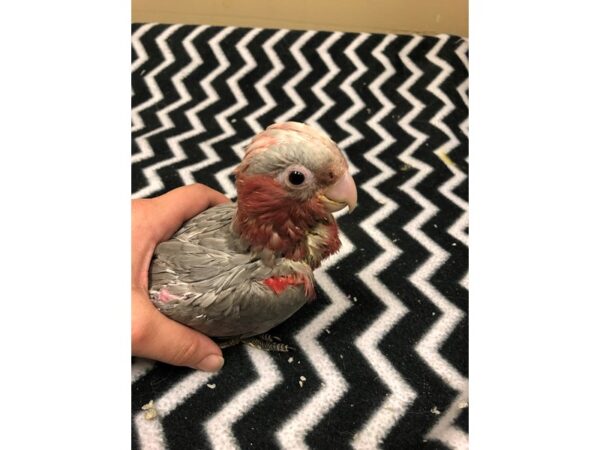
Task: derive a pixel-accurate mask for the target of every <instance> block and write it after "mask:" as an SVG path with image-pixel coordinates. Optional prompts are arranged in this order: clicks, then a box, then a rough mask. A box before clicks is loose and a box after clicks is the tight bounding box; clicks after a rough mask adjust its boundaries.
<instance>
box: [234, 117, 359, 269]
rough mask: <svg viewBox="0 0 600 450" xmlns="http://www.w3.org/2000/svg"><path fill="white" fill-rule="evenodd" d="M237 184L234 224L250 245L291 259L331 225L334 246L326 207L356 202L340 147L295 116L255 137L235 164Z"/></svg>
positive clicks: (299, 256)
mask: <svg viewBox="0 0 600 450" xmlns="http://www.w3.org/2000/svg"><path fill="white" fill-rule="evenodd" d="M236 187H237V191H238V212H237V215H236V220H235V222H234V227H235V228H236V230H237V231H238V232H240V234H241V235H242V237H243V238H244V239H246V240H247V241H248V242H249V243H250V244H251V245H253V246H254V247H258V248H268V249H271V250H273V251H275V252H280V253H282V254H284V255H285V256H287V257H292V258H293V259H302V257H303V256H306V252H307V251H308V252H310V249H308V250H307V249H305V248H304V247H306V245H308V246H310V244H311V242H310V241H311V238H312V237H314V236H315V235H316V236H317V238H319V237H321V236H320V235H321V234H323V235H325V234H328V233H327V232H326V230H328V232H329V234H331V232H332V231H335V233H334V234H335V240H336V243H335V245H337V247H339V240H338V238H337V228H336V225H335V220H334V219H333V216H332V214H331V213H332V212H335V211H339V210H342V209H343V208H345V207H346V206H347V207H348V208H349V210H350V211H352V210H353V209H354V208H355V207H356V202H357V192H356V185H355V184H354V181H353V179H352V177H351V176H350V174H349V172H348V162H347V161H346V159H345V158H344V155H343V154H342V152H341V151H340V149H339V148H338V147H337V146H336V145H335V143H334V142H333V141H332V140H331V139H329V138H328V137H327V136H326V135H324V134H323V133H321V132H320V131H318V130H316V129H315V128H312V127H309V126H308V125H305V124H302V123H298V122H286V123H280V124H274V125H271V126H270V127H268V128H267V129H266V130H265V131H263V132H261V133H259V134H258V135H257V136H255V137H254V139H253V140H252V141H251V142H250V144H249V145H248V147H247V149H246V153H245V156H244V158H243V160H242V162H241V164H240V165H239V166H238V168H237V169H236ZM333 228H335V230H333ZM330 237H331V236H329V237H328V238H330ZM325 238H326V237H323V239H325ZM313 240H315V239H313ZM318 240H319V239H317V241H318ZM330 244H331V245H334V243H332V242H330ZM335 250H337V248H336V249H335ZM335 250H334V251H335Z"/></svg>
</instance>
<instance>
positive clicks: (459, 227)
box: [427, 36, 468, 449]
mask: <svg viewBox="0 0 600 450" xmlns="http://www.w3.org/2000/svg"><path fill="white" fill-rule="evenodd" d="M447 39H448V36H445V38H444V37H442V39H441V40H440V41H439V42H438V44H437V45H436V46H435V47H434V48H432V49H431V50H430V52H429V53H428V54H427V58H428V59H429V60H430V61H431V62H433V63H434V64H435V65H437V66H438V67H440V68H441V69H442V72H441V73H440V74H439V75H438V76H437V77H436V78H435V79H434V80H433V81H432V82H431V84H430V85H429V86H428V87H427V89H428V90H429V91H430V92H431V93H433V94H434V95H435V96H437V97H438V98H439V99H440V100H441V101H442V102H443V104H444V107H443V108H442V109H441V110H440V111H438V113H437V114H436V115H435V116H434V117H433V118H432V120H431V122H432V124H433V125H434V126H437V127H438V128H440V129H441V130H442V131H443V132H444V133H445V134H446V135H447V136H448V137H449V138H450V142H449V143H448V144H446V145H445V146H446V148H444V147H445V146H441V147H440V148H438V149H436V150H435V152H434V153H435V154H436V155H438V157H439V156H440V155H441V154H442V153H444V154H445V159H446V160H447V162H451V161H450V160H449V158H448V156H447V155H448V154H449V153H450V152H451V151H452V150H453V149H454V148H455V147H456V146H457V145H458V144H459V141H458V139H457V138H456V136H455V135H454V133H452V130H451V129H450V128H449V127H448V126H447V125H446V124H445V123H444V122H443V119H444V118H445V117H446V116H447V115H448V114H450V112H451V111H452V110H453V109H454V107H453V105H452V102H451V101H450V99H449V98H448V97H447V95H446V94H445V93H444V92H443V91H442V90H441V89H440V86H441V84H442V82H443V81H444V80H445V79H446V78H447V77H448V76H449V75H450V73H451V71H452V67H451V66H450V65H449V64H448V63H447V62H446V61H444V60H443V59H441V58H439V57H438V54H437V53H438V52H439V49H440V48H442V46H443V45H444V44H445V42H446V41H447ZM461 48H462V49H463V53H462V55H463V56H465V55H466V43H464V42H463V44H462V45H461V47H459V50H460V49H461ZM457 53H459V57H460V56H461V54H460V52H459V51H458V50H457ZM461 60H462V61H463V63H464V64H465V67H467V64H466V60H465V59H463V58H461ZM467 83H468V79H467V80H465V82H463V83H462V85H461V86H460V87H459V93H460V88H462V87H463V86H464V92H463V93H462V97H463V100H464V101H465V104H467V105H468V101H467V99H466V86H467ZM465 122H466V120H465V121H464V122H463V124H464V123H465ZM464 131H465V130H464V129H463V132H464ZM447 166H448V168H449V169H450V171H451V172H452V174H453V177H452V178H451V179H449V180H448V181H446V182H445V183H444V184H443V185H442V186H441V187H440V188H439V191H440V192H441V193H442V194H443V195H444V196H446V197H447V198H448V199H449V200H450V201H452V202H453V203H455V204H456V205H457V206H459V207H460V208H461V209H462V210H463V213H462V214H461V216H460V217H459V218H458V219H457V220H456V221H455V222H454V223H453V224H452V225H451V226H450V227H449V228H448V233H449V234H450V235H451V236H453V237H454V238H455V239H458V240H460V241H461V242H462V243H463V244H464V245H468V236H467V234H466V233H465V231H464V230H465V228H466V227H467V225H468V215H467V210H468V205H467V202H465V201H464V200H463V199H462V198H460V197H459V196H457V195H456V194H455V193H454V192H453V190H454V188H456V186H458V185H459V184H460V183H462V182H463V181H464V180H465V179H466V178H467V176H466V175H465V174H464V173H463V172H462V171H461V170H460V169H459V168H458V166H456V165H455V164H453V163H451V164H447ZM459 319H460V318H459ZM438 323H439V322H438ZM453 328H454V326H452V327H451V328H450V327H448V324H447V325H446V328H445V331H446V332H447V334H448V335H449V334H450V333H451V332H452V329H453ZM442 343H443V342H442ZM440 345H441V343H440ZM456 389H457V390H458V391H459V394H458V396H457V398H456V399H455V400H454V402H453V403H452V404H451V405H450V407H449V408H448V410H447V411H445V412H444V414H443V415H442V416H441V417H440V419H439V421H438V422H437V423H436V425H435V426H434V427H433V428H432V429H431V430H430V432H429V433H428V434H427V438H428V439H438V440H440V441H441V442H443V443H444V444H446V445H447V446H448V447H450V448H453V449H466V448H468V437H467V435H466V434H465V433H464V432H463V431H462V430H461V429H459V428H458V427H455V426H453V425H452V423H453V422H454V420H455V419H456V418H457V417H458V415H459V414H460V408H459V404H460V403H462V402H463V401H464V400H466V399H467V391H468V384H467V381H466V380H465V379H463V380H462V382H461V384H460V385H459V386H458V387H456Z"/></svg>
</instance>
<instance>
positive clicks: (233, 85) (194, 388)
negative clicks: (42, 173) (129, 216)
mask: <svg viewBox="0 0 600 450" xmlns="http://www.w3.org/2000/svg"><path fill="white" fill-rule="evenodd" d="M132 56H133V58H132V87H133V94H132V127H133V130H132V146H133V150H132V151H133V157H132V192H133V197H134V198H140V197H147V196H155V195H159V194H162V193H164V192H166V191H168V190H170V189H173V188H175V187H177V186H180V185H183V184H189V183H194V182H202V183H205V184H207V185H209V186H211V187H213V188H215V189H218V190H220V191H223V192H225V193H226V194H227V195H229V196H230V197H232V198H233V197H234V196H235V190H234V188H233V184H232V180H233V177H232V169H233V167H235V165H236V164H237V163H238V161H239V154H240V150H241V148H242V147H243V146H244V145H245V144H246V143H247V142H248V140H249V138H250V137H252V136H253V135H254V134H255V133H256V132H258V131H260V130H262V129H264V128H265V127H266V126H268V125H269V124H271V123H273V122H279V121H285V120H297V121H302V122H306V123H309V124H314V125H317V126H319V127H321V128H322V129H323V130H324V131H326V132H327V133H328V134H329V135H330V136H331V137H332V139H334V140H335V141H336V142H337V143H339V145H340V147H341V148H342V149H343V150H344V151H345V152H346V154H347V155H348V158H349V160H350V162H351V169H352V172H353V175H354V179H355V180H356V184H357V186H358V189H359V203H360V206H359V208H357V210H356V211H355V212H354V213H353V214H352V215H344V216H343V217H341V219H340V220H339V225H340V229H341V231H342V242H343V248H342V251H341V252H340V253H339V254H337V255H335V257H332V258H330V259H329V260H328V261H327V262H326V264H325V266H324V267H323V268H321V269H319V271H318V272H317V274H316V280H317V283H318V294H319V298H318V300H317V301H316V302H314V303H312V304H311V305H310V306H309V307H305V308H303V309H302V310H301V311H300V312H299V313H297V314H296V315H294V316H293V317H292V318H291V319H289V320H288V321H287V322H286V323H285V324H283V325H281V326H279V327H278V328H277V329H275V330H273V334H275V335H277V336H279V337H281V338H282V339H283V340H284V341H285V342H288V343H290V344H292V345H294V346H295V347H296V351H295V352H293V353H291V354H284V353H283V354H275V353H273V354H271V353H266V352H263V351H261V350H257V349H254V348H250V347H248V346H237V347H232V348H228V349H226V350H224V354H225V361H226V363H225V366H224V367H223V369H222V370H221V371H220V372H219V373H218V374H208V373H202V372H198V371H193V370H191V369H185V368H180V367H172V366H169V365H166V364H161V363H155V362H152V361H147V360H142V359H136V358H134V359H133V363H132V438H133V444H132V445H133V447H134V448H140V449H162V448H170V449H178V450H179V449H205V448H206V449H208V448H212V449H235V448H243V449H251V448H256V449H269V448H285V449H293V450H296V449H308V448H314V449H340V448H349V447H353V448H355V449H375V448H388V449H398V448H410V449H412V448H425V449H427V448H435V449H437V448H452V449H464V448H467V444H468V358H467V356H468V355H467V350H468V345H467V342H468V323H467V311H468V304H467V300H468V275H467V270H468V247H467V241H468V222H467V206H468V205H467V201H468V182H467V174H468V135H467V134H468V68H467V67H468V65H467V64H468V42H467V41H466V40H465V39H462V38H459V37H455V36H448V35H439V36H420V35H391V34H387V35H385V34H362V33H358V34H357V33H341V32H314V31H291V30H276V29H253V28H250V29H248V28H236V27H215V26H182V25H160V24H134V25H133V28H132ZM151 400H152V401H153V403H154V407H155V409H156V413H157V416H156V417H155V418H153V419H147V418H145V415H146V414H145V412H146V411H143V410H142V406H143V405H145V404H147V403H148V402H150V401H151Z"/></svg>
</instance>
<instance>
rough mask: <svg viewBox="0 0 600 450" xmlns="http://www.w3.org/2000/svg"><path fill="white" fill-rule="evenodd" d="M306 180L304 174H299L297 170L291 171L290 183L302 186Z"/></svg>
mask: <svg viewBox="0 0 600 450" xmlns="http://www.w3.org/2000/svg"><path fill="white" fill-rule="evenodd" d="M304 179H305V177H304V174H303V173H302V172H298V171H297V170H293V171H291V172H290V174H289V175H288V180H289V182H290V183H292V184H293V185H294V186H300V185H301V184H302V183H304Z"/></svg>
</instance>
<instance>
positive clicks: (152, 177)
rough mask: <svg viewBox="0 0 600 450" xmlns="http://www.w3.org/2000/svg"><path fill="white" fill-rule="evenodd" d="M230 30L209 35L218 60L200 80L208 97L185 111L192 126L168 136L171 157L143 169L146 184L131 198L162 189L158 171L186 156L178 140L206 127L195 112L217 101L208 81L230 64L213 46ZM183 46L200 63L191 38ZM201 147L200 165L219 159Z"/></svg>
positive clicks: (195, 133)
mask: <svg viewBox="0 0 600 450" xmlns="http://www.w3.org/2000/svg"><path fill="white" fill-rule="evenodd" d="M232 31H233V28H232V27H228V28H224V29H222V30H221V31H220V32H219V33H217V34H216V35H215V36H214V37H213V38H211V39H210V41H209V46H210V47H211V49H212V50H213V52H215V55H216V57H217V60H218V61H219V65H218V66H217V67H216V68H215V69H214V70H213V71H212V72H211V73H210V74H208V76H207V77H206V78H204V79H203V80H202V82H201V83H200V85H201V86H202V88H203V89H204V91H205V92H206V94H207V97H206V98H205V99H204V100H203V101H202V102H200V103H199V104H198V105H196V106H194V107H193V108H191V109H189V110H188V111H186V112H185V116H186V117H187V119H188V120H189V122H190V124H191V125H192V129H191V130H188V131H186V132H185V133H182V134H179V135H177V136H172V137H170V138H168V139H167V144H168V146H169V149H171V150H172V151H173V156H172V157H171V158H168V159H166V160H163V161H159V162H157V163H156V164H153V165H152V166H150V167H147V168H145V169H144V175H145V177H146V179H147V180H148V186H146V187H145V188H144V189H141V190H139V191H138V192H136V193H135V195H134V198H142V197H146V196H148V195H150V194H152V193H154V192H156V191H158V190H160V189H162V188H163V187H164V184H163V182H162V179H161V178H160V177H159V176H158V173H157V172H158V170H159V169H161V168H162V167H166V166H169V165H171V164H174V163H177V162H179V161H183V160H185V159H186V155H185V152H184V151H183V148H182V147H181V142H183V141H184V140H186V139H188V138H190V137H192V136H195V135H197V134H199V133H201V132H203V131H204V130H205V129H204V126H203V125H202V123H201V122H200V119H198V115H197V113H198V111H201V110H202V109H203V108H205V107H206V106H207V105H209V104H212V103H214V102H216V101H217V100H218V96H217V94H216V93H215V91H214V89H213V88H212V87H211V86H210V83H212V81H213V79H214V78H215V77H217V76H218V75H219V74H221V73H222V72H223V71H224V70H225V69H226V68H227V67H228V65H229V63H228V62H227V61H226V60H225V59H224V57H223V55H222V52H220V51H215V49H216V48H217V47H218V45H219V44H220V42H221V40H223V39H224V38H225V37H226V36H227V35H228V34H229V33H231V32H232ZM185 48H186V50H187V51H188V52H189V53H190V57H191V59H192V61H193V63H194V65H197V64H200V63H201V62H202V60H201V58H200V55H199V54H198V52H197V51H196V49H195V48H194V46H193V45H192V44H191V41H189V45H187V46H186V47H185ZM200 148H201V149H202V150H203V151H204V153H205V155H206V159H204V160H203V161H202V162H201V163H200V164H202V165H201V167H206V166H209V165H210V164H213V163H215V162H218V161H220V158H219V156H218V155H217V154H216V153H215V152H214V150H212V149H211V148H204V147H202V146H200ZM201 167H197V168H198V169H199V168H201ZM184 169H185V168H184ZM181 170H183V169H180V172H179V173H180V175H181ZM193 182H194V181H193V180H192V181H191V183H193ZM185 183H186V184H191V183H190V182H189V180H185Z"/></svg>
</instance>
